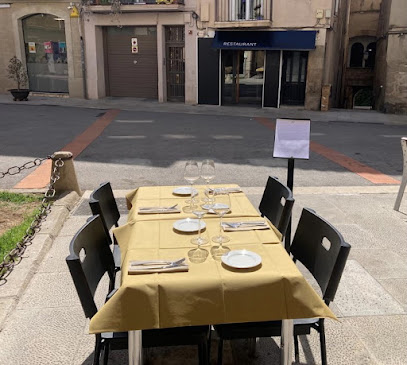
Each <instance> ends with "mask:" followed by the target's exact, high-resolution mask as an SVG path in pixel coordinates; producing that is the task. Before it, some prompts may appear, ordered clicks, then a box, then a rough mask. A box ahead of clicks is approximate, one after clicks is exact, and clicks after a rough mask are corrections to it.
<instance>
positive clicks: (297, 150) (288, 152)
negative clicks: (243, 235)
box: [273, 119, 311, 252]
mask: <svg viewBox="0 0 407 365" xmlns="http://www.w3.org/2000/svg"><path fill="white" fill-rule="evenodd" d="M310 128H311V121H310V120H309V119H277V122H276V133H275V136H274V151H273V157H277V158H286V159H288V166H287V186H288V187H289V188H290V189H291V191H293V189H294V159H296V158H297V159H303V160H308V159H309V144H310ZM290 246H291V218H290V222H289V223H288V227H287V232H286V235H285V241H284V247H285V249H286V251H287V252H290Z"/></svg>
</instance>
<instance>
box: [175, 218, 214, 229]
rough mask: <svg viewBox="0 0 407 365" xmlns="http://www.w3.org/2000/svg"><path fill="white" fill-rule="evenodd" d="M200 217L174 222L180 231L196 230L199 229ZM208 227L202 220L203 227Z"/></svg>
mask: <svg viewBox="0 0 407 365" xmlns="http://www.w3.org/2000/svg"><path fill="white" fill-rule="evenodd" d="M198 222H199V220H198V219H192V218H185V219H180V220H179V221H176V222H174V224H173V227H174V228H175V229H176V230H177V231H180V232H196V231H198V230H199V225H198ZM205 227H206V223H205V222H204V221H203V220H201V229H204V228H205Z"/></svg>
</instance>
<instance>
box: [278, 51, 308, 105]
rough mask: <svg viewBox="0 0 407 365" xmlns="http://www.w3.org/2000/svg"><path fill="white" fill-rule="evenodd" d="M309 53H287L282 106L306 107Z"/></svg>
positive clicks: (284, 63) (284, 62)
mask: <svg viewBox="0 0 407 365" xmlns="http://www.w3.org/2000/svg"><path fill="white" fill-rule="evenodd" d="M307 61H308V52H304V51H302V52H300V51H285V52H284V53H283V72H282V80H281V104H286V105H304V101H305V86H306V80H307Z"/></svg>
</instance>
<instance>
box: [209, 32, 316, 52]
mask: <svg viewBox="0 0 407 365" xmlns="http://www.w3.org/2000/svg"><path fill="white" fill-rule="evenodd" d="M316 34H317V32H316V31H315V30H287V31H281V30H278V31H258V32H257V31H229V30H228V31H217V32H216V33H215V38H214V39H213V43H212V47H213V48H222V49H273V50H280V49H286V50H293V51H302V50H311V49H315V37H316Z"/></svg>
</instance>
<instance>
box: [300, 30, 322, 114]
mask: <svg viewBox="0 0 407 365" xmlns="http://www.w3.org/2000/svg"><path fill="white" fill-rule="evenodd" d="M325 40H326V32H325V30H324V29H323V30H320V31H319V33H318V35H317V39H316V42H315V43H316V48H315V49H314V50H313V51H310V52H309V53H308V68H307V86H306V89H305V103H304V107H305V109H309V110H319V109H320V106H321V91H322V81H323V75H324V67H325Z"/></svg>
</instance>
